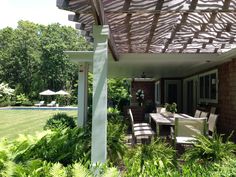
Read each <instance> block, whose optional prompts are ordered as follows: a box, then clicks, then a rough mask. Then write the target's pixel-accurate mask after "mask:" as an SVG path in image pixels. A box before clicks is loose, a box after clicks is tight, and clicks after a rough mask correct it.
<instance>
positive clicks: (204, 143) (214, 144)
mask: <svg viewBox="0 0 236 177" xmlns="http://www.w3.org/2000/svg"><path fill="white" fill-rule="evenodd" d="M230 137H231V136H229V137H228V138H227V140H226V142H223V137H222V135H217V134H214V136H213V138H208V137H206V136H203V135H199V136H197V138H196V142H195V144H194V147H193V148H191V149H189V150H188V151H187V152H186V153H185V155H184V159H185V160H186V161H187V162H190V163H191V162H196V161H198V162H202V163H204V162H216V161H221V160H222V159H224V158H227V157H235V152H236V145H235V144H234V143H233V142H230V141H229V139H230Z"/></svg>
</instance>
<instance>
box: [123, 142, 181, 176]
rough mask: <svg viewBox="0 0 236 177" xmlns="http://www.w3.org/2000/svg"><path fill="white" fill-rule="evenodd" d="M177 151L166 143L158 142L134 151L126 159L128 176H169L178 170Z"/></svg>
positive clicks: (139, 147)
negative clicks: (171, 172) (176, 162)
mask: <svg viewBox="0 0 236 177" xmlns="http://www.w3.org/2000/svg"><path fill="white" fill-rule="evenodd" d="M174 159H175V151H174V150H173V148H172V147H170V146H169V145H167V144H166V143H164V142H162V141H160V140H156V141H153V142H152V143H151V144H149V145H141V146H138V147H136V148H135V149H132V150H131V151H130V152H129V153H128V154H127V155H126V158H125V166H126V168H127V173H126V174H125V175H126V176H130V177H131V176H160V174H161V173H162V174H163V176H168V174H169V173H170V171H171V170H173V169H175V168H176V165H175V161H174Z"/></svg>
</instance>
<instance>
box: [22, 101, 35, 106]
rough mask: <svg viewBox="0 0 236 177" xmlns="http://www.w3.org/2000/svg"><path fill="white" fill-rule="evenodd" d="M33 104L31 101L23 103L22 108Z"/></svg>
mask: <svg viewBox="0 0 236 177" xmlns="http://www.w3.org/2000/svg"><path fill="white" fill-rule="evenodd" d="M32 105H33V103H32V102H31V101H24V102H22V106H32Z"/></svg>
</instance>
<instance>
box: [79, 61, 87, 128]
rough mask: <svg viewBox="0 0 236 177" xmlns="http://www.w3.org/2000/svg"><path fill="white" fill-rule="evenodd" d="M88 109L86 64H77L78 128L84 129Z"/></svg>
mask: <svg viewBox="0 0 236 177" xmlns="http://www.w3.org/2000/svg"><path fill="white" fill-rule="evenodd" d="M87 107H88V63H87V62H82V63H80V64H79V81H78V126H79V127H84V126H85V125H86V122H87Z"/></svg>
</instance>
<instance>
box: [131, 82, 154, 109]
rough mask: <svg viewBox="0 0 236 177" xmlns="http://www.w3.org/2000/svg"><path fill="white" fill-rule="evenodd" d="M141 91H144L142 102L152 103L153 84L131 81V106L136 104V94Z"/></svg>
mask: <svg viewBox="0 0 236 177" xmlns="http://www.w3.org/2000/svg"><path fill="white" fill-rule="evenodd" d="M139 89H142V90H143V91H144V101H145V102H147V101H152V102H154V100H155V82H153V81H152V82H142V81H133V82H132V83H131V95H132V98H131V104H133V105H135V104H137V100H136V95H135V94H136V92H137V91H138V90H139Z"/></svg>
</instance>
